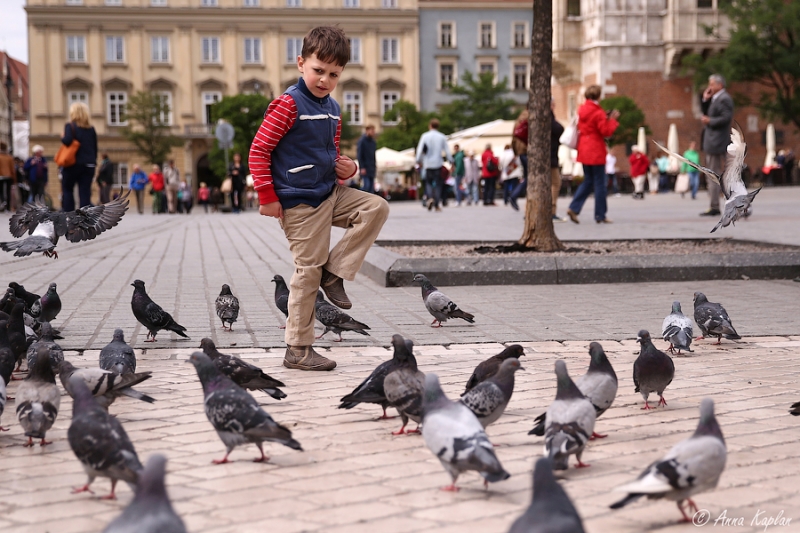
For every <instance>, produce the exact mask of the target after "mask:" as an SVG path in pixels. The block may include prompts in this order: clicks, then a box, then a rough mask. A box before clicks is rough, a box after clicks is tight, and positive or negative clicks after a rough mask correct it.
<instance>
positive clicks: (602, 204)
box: [567, 85, 619, 224]
mask: <svg viewBox="0 0 800 533" xmlns="http://www.w3.org/2000/svg"><path fill="white" fill-rule="evenodd" d="M600 93H601V88H600V86H599V85H590V86H589V87H587V88H586V93H584V94H585V96H586V102H584V104H583V105H582V106H581V107H580V109H578V131H579V132H580V137H578V163H581V164H582V165H583V176H584V178H583V183H581V185H580V187H578V190H577V191H575V196H574V197H573V198H572V203H571V204H569V210H567V215H568V216H569V218H570V219H571V220H572V221H573V222H574V223H576V224H578V223H579V220H578V214H580V212H581V209H582V208H583V203H584V202H585V201H586V198H588V197H589V195H590V194H591V193H592V191H594V219H595V221H596V222H597V223H598V224H609V223H611V221H610V220H609V219H607V218H606V210H607V207H606V141H605V139H606V138H607V137H611V135H613V134H614V130H616V129H617V126H619V122H617V117H619V111H617V110H616V109H615V110H614V111H612V112H611V113H610V114H609V115H608V116H606V112H605V111H604V110H603V108H602V107H600V104H599V103H597V101H598V100H599V99H600Z"/></svg>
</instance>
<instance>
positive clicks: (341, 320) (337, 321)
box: [314, 291, 369, 342]
mask: <svg viewBox="0 0 800 533" xmlns="http://www.w3.org/2000/svg"><path fill="white" fill-rule="evenodd" d="M314 314H315V316H316V317H317V320H319V321H320V322H322V324H323V325H324V326H325V331H323V332H322V334H321V335H320V336H319V337H317V338H318V339H321V338H322V337H323V335H325V334H326V333H328V332H329V331H332V332H334V333H335V334H337V335H339V338H338V339H333V341H334V342H340V341H341V340H342V332H343V331H352V332H354V333H360V334H361V335H367V336H369V333H367V332H366V330H368V329H369V326H368V325H366V324H364V323H363V322H359V321H358V320H356V319H354V318H353V317H351V316H350V315H348V314H347V313H345V312H344V311H342V310H341V309H339V308H338V307H336V306H334V305H331V304H329V303H328V302H327V300H325V295H324V294H322V291H317V301H316V302H315V303H314Z"/></svg>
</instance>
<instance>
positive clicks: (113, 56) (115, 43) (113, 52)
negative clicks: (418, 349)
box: [106, 36, 125, 63]
mask: <svg viewBox="0 0 800 533" xmlns="http://www.w3.org/2000/svg"><path fill="white" fill-rule="evenodd" d="M124 61H125V56H124V54H123V46H122V37H119V36H113V37H111V36H109V37H106V63H123V62H124Z"/></svg>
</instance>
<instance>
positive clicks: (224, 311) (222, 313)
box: [214, 284, 239, 331]
mask: <svg viewBox="0 0 800 533" xmlns="http://www.w3.org/2000/svg"><path fill="white" fill-rule="evenodd" d="M214 306H215V307H216V309H217V316H218V317H219V319H220V320H222V329H227V330H228V331H233V323H234V322H236V319H237V318H239V298H237V297H236V296H234V295H233V293H231V288H230V287H229V286H228V285H227V284H225V285H223V286H222V290H221V291H219V296H217V300H216V302H214ZM225 322H227V323H228V324H230V325H229V326H226V325H225Z"/></svg>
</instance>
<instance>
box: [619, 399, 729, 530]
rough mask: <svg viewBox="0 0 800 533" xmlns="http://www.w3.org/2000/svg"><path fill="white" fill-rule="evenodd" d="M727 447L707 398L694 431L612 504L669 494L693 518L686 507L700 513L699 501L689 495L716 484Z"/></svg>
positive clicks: (669, 498) (623, 489) (687, 517)
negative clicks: (695, 501) (684, 506)
mask: <svg viewBox="0 0 800 533" xmlns="http://www.w3.org/2000/svg"><path fill="white" fill-rule="evenodd" d="M727 455H728V451H727V448H726V447H725V439H724V438H723V436H722V429H720V427H719V424H718V423H717V418H716V417H715V416H714V400H712V399H711V398H704V399H703V401H702V402H701V403H700V421H699V422H698V424H697V429H696V430H695V432H694V434H693V435H692V436H691V437H689V438H688V439H686V440H683V441H681V442H679V443H678V444H676V445H675V446H673V448H672V449H671V450H670V451H669V453H667V455H665V456H664V457H662V458H661V459H659V460H658V461H655V462H654V463H652V464H651V465H650V466H648V467H647V468H645V470H644V472H642V473H641V474H640V475H639V477H638V478H636V481H633V482H631V483H628V484H627V485H623V486H621V487H619V488H617V489H616V490H618V491H620V492H627V493H628V495H627V496H626V497H625V498H623V499H622V500H620V501H618V502H616V503H614V504H613V505H611V508H612V509H619V508H620V507H624V506H625V505H627V504H629V503H631V502H633V501H636V500H638V499H639V498H641V497H643V496H647V498H649V499H660V498H666V499H667V500H671V501H674V502H677V504H678V509H679V510H680V511H681V514H682V515H683V521H684V522H691V521H692V520H691V518H690V515H687V514H686V512H685V511H684V508H683V502H684V501H686V502H687V506H686V510H689V511H693V512H694V513H697V511H698V509H697V505H696V504H695V503H694V502H693V501H692V499H691V498H690V496H692V495H694V494H698V493H700V492H706V491H708V490H711V489H713V488H715V487H716V486H717V483H719V477H720V476H721V475H722V471H723V470H725V460H726V459H727Z"/></svg>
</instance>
